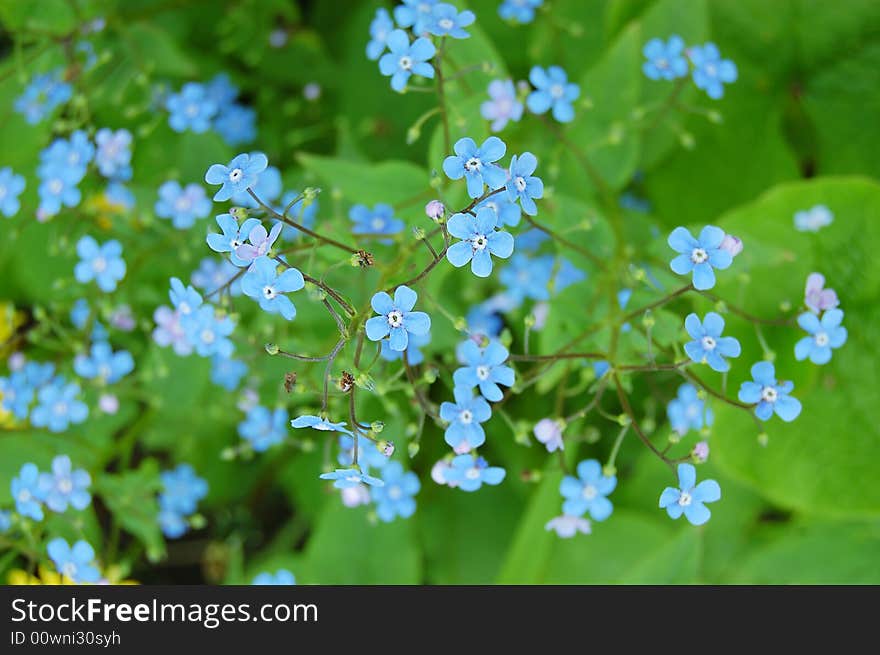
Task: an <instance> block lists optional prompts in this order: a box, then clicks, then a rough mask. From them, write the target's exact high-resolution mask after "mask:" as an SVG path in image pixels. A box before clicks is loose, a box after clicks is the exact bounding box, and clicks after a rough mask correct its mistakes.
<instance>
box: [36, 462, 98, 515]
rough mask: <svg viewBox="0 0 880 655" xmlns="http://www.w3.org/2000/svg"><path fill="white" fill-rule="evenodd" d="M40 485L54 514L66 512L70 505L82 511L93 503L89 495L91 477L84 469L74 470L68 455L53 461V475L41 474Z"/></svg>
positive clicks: (44, 498) (47, 504)
mask: <svg viewBox="0 0 880 655" xmlns="http://www.w3.org/2000/svg"><path fill="white" fill-rule="evenodd" d="M39 484H40V489H41V490H42V493H43V500H44V502H45V503H46V506H47V507H48V508H49V509H51V510H52V511H53V512H64V511H66V510H67V506H68V504H69V505H71V506H72V507H73V508H74V509H79V510H82V509H85V508H86V507H88V506H89V503H91V502H92V496H91V495H90V494H89V486H90V485H91V484H92V478H91V476H89V474H88V472H87V471H85V470H83V469H77V470H75V471H74V470H72V467H71V464H70V457H68V456H67V455H59V456H58V457H56V458H55V459H53V460H52V473H41V474H40V482H39Z"/></svg>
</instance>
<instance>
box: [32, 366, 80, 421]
mask: <svg viewBox="0 0 880 655" xmlns="http://www.w3.org/2000/svg"><path fill="white" fill-rule="evenodd" d="M79 394H80V387H79V385H78V384H77V383H76V382H70V383H68V382H65V381H64V379H63V378H61V377H60V376H59V377H56V378H55V379H54V380H52V381H51V382H50V383H49V384H47V385H46V386H44V387H42V388H41V389H40V390H39V391H38V392H37V406H36V407H34V409H33V411H32V412H31V424H32V425H33V426H34V427H38V428H47V429H48V430H49V431H50V432H64V431H65V430H66V429H67V426H68V425H70V424H71V423H74V424H76V423H82V422H83V421H85V420H86V418H88V415H89V408H88V407H87V406H86V404H85V403H84V402H82V401H81V400H79V398H78V396H79Z"/></svg>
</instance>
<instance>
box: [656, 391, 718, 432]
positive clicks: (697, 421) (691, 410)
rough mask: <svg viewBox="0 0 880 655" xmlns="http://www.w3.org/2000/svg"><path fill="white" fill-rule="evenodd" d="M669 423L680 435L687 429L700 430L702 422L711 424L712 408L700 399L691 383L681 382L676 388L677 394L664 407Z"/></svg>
mask: <svg viewBox="0 0 880 655" xmlns="http://www.w3.org/2000/svg"><path fill="white" fill-rule="evenodd" d="M666 416H667V417H668V418H669V425H671V426H672V429H673V430H675V431H676V432H677V433H678V434H680V435H682V436H683V435H685V434H687V433H688V431H689V430H691V429H693V430H702V429H703V424H704V423H705V424H706V425H707V426H709V425H712V421H713V419H714V415H713V414H712V410H711V409H709V408H708V407H707V406H706V404H705V403H704V402H703V400H702V399H700V397H699V395H698V394H697V388H696V387H695V386H694V385H692V384H683V385H681V386H680V387H679V388H678V395H677V397H676V398H674V399H673V400H671V401H670V402H669V405H668V406H667V407H666Z"/></svg>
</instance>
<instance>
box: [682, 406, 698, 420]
mask: <svg viewBox="0 0 880 655" xmlns="http://www.w3.org/2000/svg"><path fill="white" fill-rule="evenodd" d="M684 413H685V415H686V416H687V417H688V418H696V417H697V416H698V415H699V413H700V408H699V407H697V406H696V405H688V406H687V409H686V410H684Z"/></svg>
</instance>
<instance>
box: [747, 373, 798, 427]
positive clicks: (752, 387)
mask: <svg viewBox="0 0 880 655" xmlns="http://www.w3.org/2000/svg"><path fill="white" fill-rule="evenodd" d="M752 378H753V380H754V381H753V382H743V383H742V384H741V385H740V387H739V395H738V397H739V399H740V401H741V402H744V403H749V404H752V403H756V406H755V416H757V417H758V418H759V419H761V420H762V421H766V420H768V419H769V418H770V417H771V416H773V412H776V415H777V416H778V417H779V418H781V419H782V420H783V421H785V422H786V423H789V422H791V421H793V420H795V419H796V418H797V417H798V416H799V415H800V413H801V403H800V401H799V400H798V399H797V398H792V397H791V396H790V395H788V394H790V393H791V391H792V389H794V383H793V382H790V381H784V382H779V383H777V381H776V370H775V369H774V368H773V364H771V363H770V362H758V363H757V364H755V365H754V366H752Z"/></svg>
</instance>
